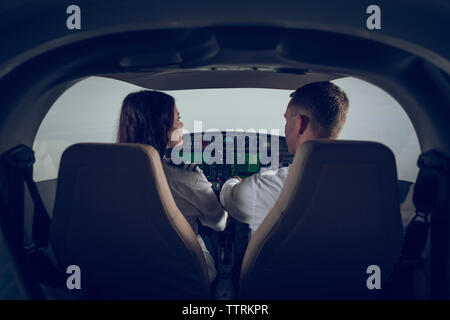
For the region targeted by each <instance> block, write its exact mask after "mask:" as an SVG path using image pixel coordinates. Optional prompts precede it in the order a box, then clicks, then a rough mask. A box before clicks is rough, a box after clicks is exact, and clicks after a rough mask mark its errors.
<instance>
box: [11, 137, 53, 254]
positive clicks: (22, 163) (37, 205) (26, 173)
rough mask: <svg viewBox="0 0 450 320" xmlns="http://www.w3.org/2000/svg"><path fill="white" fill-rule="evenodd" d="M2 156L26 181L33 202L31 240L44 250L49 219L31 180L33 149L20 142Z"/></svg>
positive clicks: (47, 239)
mask: <svg viewBox="0 0 450 320" xmlns="http://www.w3.org/2000/svg"><path fill="white" fill-rule="evenodd" d="M3 157H4V159H5V161H6V162H7V163H8V164H9V165H10V166H11V167H14V168H16V169H17V170H18V171H19V172H20V174H21V175H22V176H23V177H24V179H25V181H26V184H27V186H28V190H29V191H30V195H31V198H32V200H33V204H34V215H33V226H32V240H33V242H34V245H35V247H36V248H37V249H39V250H44V249H46V248H47V247H48V243H49V234H50V222H51V220H50V217H49V215H48V213H47V209H46V208H45V205H44V202H43V201H42V198H41V196H40V194H39V190H38V188H37V186H36V183H35V182H34V180H33V164H34V162H35V157H34V151H33V150H32V149H31V148H30V147H28V146H26V145H23V144H22V145H19V146H16V147H14V148H13V149H11V150H9V151H8V152H6V153H5V154H4V155H3Z"/></svg>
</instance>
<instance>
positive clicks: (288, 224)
mask: <svg viewBox="0 0 450 320" xmlns="http://www.w3.org/2000/svg"><path fill="white" fill-rule="evenodd" d="M402 241H403V239H402V225H401V218H400V209H399V203H398V196H397V173H396V167H395V159H394V155H393V154H392V152H391V151H390V150H389V149H388V148H387V147H385V146H384V145H382V144H379V143H374V142H359V141H342V140H337V141H331V140H313V141H307V142H305V143H303V144H301V145H300V146H299V148H298V149H297V152H296V154H295V158H294V161H293V163H292V165H291V167H290V169H289V174H288V177H287V180H286V182H285V185H284V187H283V189H282V191H281V194H280V197H279V198H278V200H277V202H276V203H275V205H274V207H273V208H272V209H271V211H270V212H269V213H268V215H267V216H266V218H265V219H264V221H263V222H262V224H261V225H260V226H259V228H258V229H257V230H256V232H255V233H254V234H253V236H252V238H251V239H250V242H249V244H248V247H247V251H246V253H245V256H244V261H243V265H242V271H241V280H240V298H244V299H349V298H354V299H361V298H363V299H366V298H367V299H370V298H372V297H377V296H378V293H379V292H380V290H376V289H374V290H369V289H368V286H367V280H368V278H369V277H370V276H371V275H375V276H376V274H375V273H374V271H372V270H369V271H370V273H367V268H368V267H369V266H372V265H376V266H379V268H380V271H381V272H380V275H381V283H382V284H383V283H384V281H385V280H386V279H387V278H388V276H389V274H390V273H391V271H392V269H393V267H394V265H395V263H396V261H397V260H398V257H399V255H400V251H401V247H402ZM375 279H376V278H373V279H370V281H369V282H370V283H371V284H373V283H376V282H373V281H375ZM372 280H373V281H372ZM381 289H383V286H382V287H381Z"/></svg>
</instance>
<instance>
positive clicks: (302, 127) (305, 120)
mask: <svg viewBox="0 0 450 320" xmlns="http://www.w3.org/2000/svg"><path fill="white" fill-rule="evenodd" d="M297 120H298V122H299V127H298V134H300V135H302V134H303V133H305V131H306V129H308V126H309V117H308V116H306V115H304V114H298V115H297Z"/></svg>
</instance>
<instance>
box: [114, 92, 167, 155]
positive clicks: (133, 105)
mask: <svg viewBox="0 0 450 320" xmlns="http://www.w3.org/2000/svg"><path fill="white" fill-rule="evenodd" d="M174 110H175V99H174V98H173V97H172V96H169V95H168V94H165V93H162V92H158V91H151V90H143V91H138V92H134V93H130V94H129V95H127V96H126V97H125V99H124V100H123V103H122V110H121V112H120V119H119V130H118V132H117V142H120V143H143V144H148V145H151V146H153V147H154V148H155V149H156V150H158V152H159V154H160V155H161V157H163V155H164V154H165V152H166V146H167V143H168V142H169V138H168V133H169V131H170V129H171V128H172V126H173V117H174V112H175V111H174Z"/></svg>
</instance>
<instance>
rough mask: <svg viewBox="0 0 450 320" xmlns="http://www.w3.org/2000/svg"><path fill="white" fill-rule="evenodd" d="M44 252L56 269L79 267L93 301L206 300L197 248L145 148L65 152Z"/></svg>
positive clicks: (152, 153)
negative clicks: (50, 249) (52, 255)
mask: <svg viewBox="0 0 450 320" xmlns="http://www.w3.org/2000/svg"><path fill="white" fill-rule="evenodd" d="M51 245H52V247H53V250H54V251H55V255H56V258H57V259H58V262H59V264H60V266H61V267H62V268H65V267H66V266H67V265H70V264H75V265H79V266H80V268H81V270H82V274H84V275H85V277H86V279H87V280H86V281H87V283H88V284H89V285H90V287H91V288H92V290H93V291H94V290H95V294H98V295H99V296H101V297H106V298H116V297H118V298H126V299H128V298H161V299H174V298H175V299H177V298H183V299H197V298H201V299H204V298H208V297H209V285H208V284H209V283H208V276H207V269H206V265H205V261H204V258H203V254H202V251H201V248H200V245H199V244H198V241H197V238H196V235H195V234H194V232H193V230H192V228H191V227H190V226H189V224H188V222H187V221H186V219H185V218H184V216H183V215H182V213H181V212H180V211H179V210H178V208H177V206H176V204H175V202H174V200H173V197H172V194H171V191H170V189H169V186H168V184H167V180H166V178H165V175H164V171H163V168H162V166H161V159H160V156H159V154H158V152H157V151H156V150H155V149H154V148H153V147H151V146H147V145H140V144H102V143H83V144H76V145H73V146H71V147H69V148H68V149H67V150H66V151H65V152H64V154H63V156H62V159H61V165H60V169H59V176H58V186H57V192H56V203H55V207H54V214H53V221H52V225H51ZM85 287H86V286H85Z"/></svg>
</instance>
